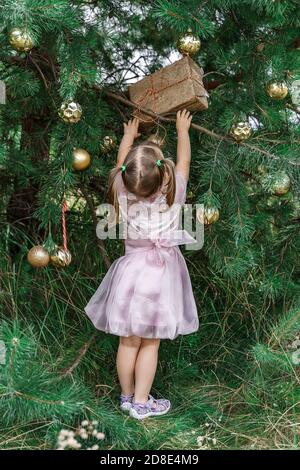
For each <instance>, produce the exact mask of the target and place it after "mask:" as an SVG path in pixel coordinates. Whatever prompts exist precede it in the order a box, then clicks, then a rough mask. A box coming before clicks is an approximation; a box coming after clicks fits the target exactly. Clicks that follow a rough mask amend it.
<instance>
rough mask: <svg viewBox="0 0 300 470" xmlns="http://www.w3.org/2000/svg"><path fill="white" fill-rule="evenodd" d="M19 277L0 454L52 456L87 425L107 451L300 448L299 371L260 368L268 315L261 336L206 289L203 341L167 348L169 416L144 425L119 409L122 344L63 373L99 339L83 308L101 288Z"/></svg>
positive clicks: (5, 283)
mask: <svg viewBox="0 0 300 470" xmlns="http://www.w3.org/2000/svg"><path fill="white" fill-rule="evenodd" d="M87 262H89V260H88V261H87ZM14 266H15V267H14V269H11V266H10V265H9V263H7V264H5V269H3V270H2V292H1V307H2V308H1V311H2V313H1V322H2V326H3V332H2V338H3V339H4V340H5V342H6V344H7V346H8V358H9V361H12V362H11V363H12V364H13V365H12V366H11V367H6V369H5V370H4V369H3V366H0V368H1V367H2V369H3V370H2V372H1V376H0V384H1V387H0V412H1V413H2V417H3V419H4V423H3V425H2V426H1V430H0V449H53V448H56V445H57V444H56V443H57V436H58V433H59V431H60V430H61V429H63V428H67V429H76V428H77V427H78V426H79V424H80V422H81V421H82V420H83V419H86V418H88V419H91V420H94V419H96V420H98V421H99V423H100V424H99V428H100V430H101V431H103V432H104V433H105V439H104V440H103V441H101V444H100V446H101V448H103V449H119V450H122V449H147V450H151V449H174V450H175V449H190V450H191V449H203V450H209V449H299V447H300V444H299V435H300V422H299V402H300V397H299V392H297V390H298V385H299V378H298V374H299V371H298V370H297V368H293V369H292V368H289V367H287V368H286V370H285V369H284V370H283V369H282V368H280V367H279V368H278V370H277V369H276V368H275V366H273V365H272V368H273V369H274V368H275V372H276V373H275V372H274V370H273V369H272V368H271V371H270V370H269V369H268V368H267V367H266V364H265V363H264V361H263V360H262V361H261V362H260V359H259V358H257V357H255V355H254V353H253V351H254V350H255V348H254V350H253V347H254V346H255V345H256V344H257V339H260V341H262V340H264V344H265V346H266V347H267V344H268V336H267V335H268V332H267V328H264V327H263V326H262V315H261V314H260V315H259V316H258V317H257V322H258V324H259V329H260V331H263V334H261V333H258V331H256V330H255V321H256V320H255V316H254V312H253V311H252V312H251V315H248V312H247V313H246V315H245V313H244V312H243V311H242V309H238V307H237V306H236V307H234V308H231V315H230V314H229V310H230V305H229V303H228V300H227V301H226V303H225V305H224V306H225V308H224V309H223V310H222V309H221V308H220V307H221V302H218V301H215V302H213V301H212V298H211V296H210V295H209V293H208V292H204V295H202V293H201V286H200V285H199V287H198V288H196V289H195V291H196V296H197V297H198V299H200V300H199V304H200V306H201V309H200V313H201V316H200V320H201V326H200V329H199V332H197V333H196V334H193V335H190V336H186V337H179V338H177V339H176V340H175V341H162V344H161V349H160V361H159V366H158V371H157V376H156V378H155V382H154V385H153V394H154V395H157V396H166V397H168V398H170V400H171V402H172V410H171V412H170V413H169V414H168V415H166V416H163V417H161V418H156V419H155V418H154V419H148V420H146V421H144V422H137V421H135V420H133V419H131V418H130V417H129V416H127V415H126V414H124V413H122V412H121V411H120V410H119V408H118V394H119V386H118V381H117V375H116V370H115V362H114V361H115V350H116V347H117V343H118V338H117V337H114V336H111V335H106V334H104V333H98V334H97V335H96V337H95V339H94V341H92V343H91V344H90V345H89V348H88V350H87V352H86V354H84V355H83V356H82V357H81V359H80V361H79V362H78V364H77V367H75V368H74V370H73V371H72V373H71V374H69V375H67V376H66V375H65V374H64V371H65V370H66V368H68V366H70V364H73V363H74V361H76V358H78V354H79V351H80V349H81V348H82V347H83V345H84V344H86V343H87V342H88V341H89V339H90V338H91V336H92V335H94V333H95V330H94V328H93V327H92V325H91V324H90V322H89V320H88V319H87V318H86V316H85V314H84V313H83V306H84V305H85V303H86V302H87V300H88V299H89V298H90V296H91V294H92V293H93V291H94V288H95V286H96V285H97V284H98V282H99V279H97V277H96V276H95V277H91V276H90V275H87V274H84V273H83V270H82V269H81V268H80V267H78V266H74V267H73V268H71V267H70V269H67V270H56V269H54V268H52V267H50V268H47V269H45V270H41V271H34V270H33V269H32V268H30V267H29V266H28V264H27V263H26V261H25V260H24V259H23V260H22V259H21V260H20V261H19V263H18V265H14ZM16 266H18V268H17V269H16ZM98 268H99V266H95V265H93V266H90V267H89V266H88V265H85V270H84V271H85V272H95V271H97V270H98ZM101 269H102V268H101ZM197 269H198V268H197ZM206 281H207V280H206V279H204V280H203V281H202V285H203V283H206ZM230 295H231V296H232V298H233V299H234V298H235V293H234V292H231V294H230ZM233 304H234V305H237V304H236V300H234V301H233ZM224 306H223V307H224ZM235 308H236V309H237V314H236V315H233V314H232V312H234V311H235ZM5 324H6V325H7V326H5ZM276 328H277V323H274V331H277V330H276ZM269 336H270V335H269ZM15 337H18V338H19V339H20V347H18V348H19V349H18V351H17V350H14V349H13V347H12V343H11V340H12V338H15ZM256 347H257V346H256ZM280 347H283V346H282V344H281V346H280ZM22 348H23V349H22ZM257 351H259V353H260V354H263V352H264V351H263V350H262V349H261V348H258V349H257ZM14 354H15V356H13V355H14ZM12 357H13V359H11V358H12ZM272 360H273V359H272ZM283 384H285V388H284V389H283V392H282V393H281V395H280V394H279V393H278V390H279V388H280V387H281V388H282V387H283ZM16 393H17V394H16ZM280 397H281V398H280ZM60 401H63V402H64V405H62V406H60V405H58V404H57V402H60ZM1 402H2V404H1ZM4 410H5V411H4Z"/></svg>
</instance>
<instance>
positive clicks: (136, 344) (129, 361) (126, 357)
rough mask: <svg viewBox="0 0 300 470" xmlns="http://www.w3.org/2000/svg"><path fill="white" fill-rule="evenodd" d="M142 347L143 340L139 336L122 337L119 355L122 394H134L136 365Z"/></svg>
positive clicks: (118, 368)
mask: <svg viewBox="0 0 300 470" xmlns="http://www.w3.org/2000/svg"><path fill="white" fill-rule="evenodd" d="M140 346H141V338H139V337H138V336H129V337H127V338H126V337H123V336H121V337H120V342H119V348H118V353H117V371H118V377H119V382H120V385H121V389H122V392H121V393H122V394H124V395H131V394H133V393H134V370H135V363H136V359H137V355H138V351H139V348H140Z"/></svg>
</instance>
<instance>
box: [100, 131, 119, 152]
mask: <svg viewBox="0 0 300 470" xmlns="http://www.w3.org/2000/svg"><path fill="white" fill-rule="evenodd" d="M116 145H117V139H116V137H115V136H114V135H106V136H104V137H103V139H102V143H101V150H102V152H103V153H109V152H111V151H112V150H114V149H115V148H116Z"/></svg>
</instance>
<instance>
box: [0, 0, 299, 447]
mask: <svg viewBox="0 0 300 470" xmlns="http://www.w3.org/2000/svg"><path fill="white" fill-rule="evenodd" d="M0 24H1V31H0V42H1V51H0V72H1V73H0V79H1V80H2V82H4V84H5V86H6V103H5V104H0V141H1V146H0V178H1V189H0V191H1V196H2V197H1V203H0V204H1V228H2V230H1V237H0V250H1V255H2V256H1V272H2V274H1V278H2V280H1V283H2V289H1V296H0V299H1V307H2V309H1V310H2V313H1V322H3V329H2V333H1V340H3V341H4V343H5V344H6V347H7V362H6V364H5V366H3V365H0V368H1V369H0V383H1V390H0V394H1V400H0V403H1V409H2V410H3V413H2V416H4V418H5V426H7V428H6V429H8V431H7V432H8V433H10V431H9V426H14V425H15V424H16V423H19V424H21V425H22V426H23V425H24V426H26V425H27V424H28V423H29V424H30V423H31V424H32V423H34V422H35V421H38V420H40V421H44V422H45V423H48V422H49V420H50V421H51V425H49V426H48V428H47V426H46V429H47V431H46V429H44V430H43V431H42V432H41V434H39V436H41V437H38V438H37V441H36V442H39V444H40V442H41V441H40V440H39V439H41V440H42V441H43V442H44V441H45V439H46V441H47V444H46V445H47V446H55V435H56V434H55V433H57V430H58V429H59V426H60V425H62V424H65V425H66V424H67V425H73V426H76V425H77V424H78V420H79V419H81V418H83V417H86V416H88V417H92V415H93V413H96V414H97V417H98V418H99V416H100V419H102V420H103V425H104V430H105V433H106V435H107V445H108V446H109V445H111V444H112V445H113V446H115V447H116V448H134V446H137V445H139V446H140V448H147V447H146V446H147V441H148V439H149V436H148V435H147V433H146V431H145V430H141V429H140V428H138V427H135V424H134V423H133V424H129V425H128V426H130V432H129V434H128V435H126V436H124V435H123V434H122V433H121V431H120V423H122V422H123V421H122V417H121V416H120V415H117V414H116V413H115V414H114V413H111V414H109V415H108V414H107V413H108V407H109V406H108V403H109V400H110V399H111V398H112V397H117V390H118V388H117V383H116V375H115V372H112V371H113V370H114V369H113V367H114V365H113V351H114V347H115V344H116V338H112V337H105V335H101V334H100V335H96V334H95V332H94V330H93V328H92V327H91V326H90V325H89V323H88V321H87V319H86V318H85V315H84V313H83V307H84V305H85V304H86V302H87V300H88V299H89V297H90V295H91V294H92V293H93V292H94V290H95V287H96V286H97V285H98V284H99V282H100V280H101V278H102V277H103V275H104V273H105V271H106V269H107V267H108V266H109V264H110V263H111V262H112V261H113V259H115V257H116V256H118V255H120V254H121V253H122V244H121V242H120V241H113V240H106V241H105V243H103V242H102V241H99V240H97V237H96V232H95V226H96V225H97V222H98V220H99V213H98V212H97V206H98V205H99V204H100V203H103V202H105V201H106V192H107V176H108V172H109V170H110V169H111V168H112V166H113V165H114V162H115V156H116V146H112V147H111V148H110V149H107V148H105V146H104V142H105V140H104V139H105V137H106V136H110V137H112V138H113V139H116V142H118V141H119V140H120V138H121V135H122V134H121V133H122V129H123V125H122V123H123V121H124V120H127V119H129V118H130V116H131V113H132V110H133V106H132V103H131V102H130V100H129V97H128V94H127V87H128V84H129V83H130V82H131V81H134V80H137V79H139V78H141V77H143V76H144V75H149V74H150V73H153V72H154V71H156V70H158V69H160V68H161V67H163V66H164V65H166V64H167V63H169V62H170V61H174V57H175V60H176V59H177V55H176V54H175V51H176V42H177V39H178V37H179V35H180V34H182V33H185V32H186V31H187V30H188V29H189V28H190V29H191V30H192V31H193V33H194V34H196V35H198V36H199V37H200V39H201V43H202V45H201V49H200V52H199V53H198V54H197V56H195V57H194V58H193V59H194V60H195V61H196V62H197V63H198V64H199V65H201V67H202V68H203V69H204V73H205V75H204V85H205V88H206V89H207V91H208V93H209V107H208V110H206V111H204V112H198V113H196V114H195V115H194V117H193V128H192V129H191V143H192V168H191V177H190V182H189V191H188V202H191V203H204V204H205V205H206V206H209V205H211V206H214V207H216V208H218V210H219V214H220V217H219V220H218V221H217V222H215V223H214V224H211V225H208V226H207V227H205V243H204V247H203V249H202V250H200V251H199V252H194V251H186V252H185V253H184V254H185V257H186V260H187V263H188V267H189V270H190V273H191V278H192V283H193V287H194V292H195V295H196V299H197V303H198V309H199V314H200V330H199V333H197V334H195V335H192V336H189V337H185V338H181V339H178V340H176V341H175V342H174V343H169V342H167V343H165V344H163V345H162V351H163V356H162V360H161V369H160V372H159V374H158V378H157V382H156V383H157V384H159V387H164V388H166V389H167V390H166V392H169V393H170V394H171V395H172V393H173V396H174V400H175V403H177V405H178V409H179V410H180V406H183V405H182V402H183V393H184V394H185V398H186V397H189V398H188V403H189V404H190V407H189V410H188V411H187V413H186V415H184V416H183V418H180V417H179V416H175V418H170V421H166V422H165V423H167V425H166V426H165V428H164V431H163V432H164V434H162V436H163V437H162V439H164V445H165V446H167V448H170V447H168V446H173V447H174V448H180V446H186V447H188V448H197V444H196V443H195V439H194V437H192V436H191V435H190V434H188V432H189V429H190V428H193V429H195V430H197V432H198V431H199V422H200V423H202V424H201V425H200V426H202V425H203V423H204V422H205V420H206V419H208V418H207V416H210V417H211V420H212V421H213V422H215V423H218V416H219V414H220V413H221V414H222V415H223V414H224V415H227V419H228V421H227V422H226V429H227V434H228V436H229V435H230V432H231V429H232V427H233V426H235V425H236V426H237V428H238V429H248V430H247V431H246V430H245V432H243V435H242V431H241V436H240V439H239V441H240V445H241V446H246V447H247V446H248V445H250V444H249V439H248V438H247V437H245V436H248V435H249V434H251V425H250V424H249V422H248V421H247V414H248V413H249V410H251V412H254V414H255V416H256V413H257V415H258V421H259V422H260V424H259V425H258V428H259V426H261V427H260V428H259V429H260V431H257V428H255V429H256V430H255V432H256V433H258V432H262V434H264V430H265V429H267V428H268V422H269V421H272V420H273V419H274V420H275V421H274V422H276V423H278V419H279V416H281V417H283V416H284V420H286V421H284V423H285V424H286V428H285V429H287V428H288V429H293V430H294V424H293V423H294V416H295V413H297V412H299V410H298V408H297V407H299V405H297V403H298V402H299V399H298V398H299V392H298V380H299V378H298V375H297V374H298V369H297V364H296V363H295V361H294V362H293V360H292V358H291V351H290V349H289V348H288V345H289V344H290V343H291V342H292V341H293V340H295V337H296V336H297V333H298V332H299V307H300V297H299V294H300V286H299V270H300V257H299V250H300V237H299V228H300V225H299V220H300V199H299V198H300V193H299V168H300V159H299V142H300V136H299V134H300V127H299V117H300V109H299V106H300V100H298V102H297V96H296V95H297V87H296V86H297V83H296V82H297V80H299V79H300V52H299V48H300V46H299V44H300V38H299V26H300V5H299V2H298V1H297V0H273V1H271V0H212V1H210V2H202V1H199V0H189V1H186V0H184V1H180V2H178V1H176V0H170V1H169V0H157V1H155V2H153V1H139V0H132V1H131V2H120V1H117V0H111V1H110V0H108V1H101V0H95V1H89V0H85V1H81V0H74V1H71V0H69V1H67V0H48V1H45V0H18V1H13V0H3V1H2V3H1V5H0ZM12 28H19V29H21V30H22V31H26V32H27V34H29V36H30V38H31V39H32V42H33V47H32V49H31V50H29V51H25V52H22V51H17V50H15V49H14V47H12V45H11V44H10V41H9V38H10V34H11V30H12ZM178 58H179V55H178ZM272 80H275V81H284V82H285V83H286V84H287V86H288V87H289V95H288V96H287V97H286V98H285V99H282V100H275V99H272V98H271V97H270V96H269V94H268V92H267V86H268V84H269V83H270V81H272ZM68 100H73V101H76V102H77V103H79V104H80V106H81V108H82V117H81V119H80V121H79V122H77V123H76V124H67V123H65V122H63V121H62V120H61V119H60V117H59V116H58V110H59V109H60V107H61V105H62V103H63V102H65V101H68ZM173 121H174V116H171V117H170V116H167V117H166V116H159V117H158V122H159V124H160V126H163V127H164V128H165V129H166V143H165V147H164V152H165V154H166V155H167V156H170V157H174V155H175V152H176V132H175V127H174V122H173ZM240 121H247V122H248V123H249V124H250V125H251V127H252V135H251V137H250V138H249V139H248V140H245V141H243V142H241V143H237V142H236V141H235V140H234V139H233V138H232V137H230V136H229V132H230V129H231V128H232V126H233V125H234V124H236V123H237V122H240ZM144 137H145V136H144ZM74 147H75V148H83V149H85V150H87V151H88V152H89V154H90V155H91V159H92V163H91V165H90V167H89V168H87V169H86V170H84V171H75V170H74V169H73V166H72V161H73V155H72V152H73V149H74ZM286 178H289V184H288V190H287V191H286V190H283V189H282V185H283V183H282V179H286ZM283 186H284V185H283ZM278 187H279V189H278ZM280 192H281V193H283V194H280ZM65 198H67V199H68V202H69V211H68V212H67V214H66V218H67V238H68V244H69V247H70V251H71V252H72V263H71V264H70V266H68V267H67V268H66V269H62V270H59V269H56V268H55V267H53V266H49V267H47V268H44V270H35V269H34V268H32V267H31V266H30V265H29V264H28V263H27V261H26V256H27V252H28V250H29V249H30V248H31V247H32V246H33V245H41V244H43V243H44V242H45V241H47V242H48V243H50V242H51V241H52V240H53V241H54V242H55V243H57V244H59V245H61V244H62V227H61V210H62V203H63V200H64V199H65ZM29 330H30V333H29ZM96 338H97V339H98V338H100V339H101V341H100V344H101V346H99V341H95V339H96ZM99 363H100V364H101V366H99ZM99 367H100V371H101V372H100V376H101V379H100V381H101V383H100V385H101V386H100V387H98V385H99V382H98V377H99ZM170 371H172V374H171V376H170ZM216 377H217V379H216ZM69 381H71V382H72V383H73V387H69V384H70V382H69ZM84 382H85V385H83V383H84ZM105 382H106V383H107V387H108V388H109V387H111V390H113V395H112V397H111V396H110V394H109V393H106V392H107V390H108V388H107V389H106V388H105V387H102V385H103V384H105ZM203 383H204V384H205V385H202V384H203ZM187 384H189V386H187ZM211 384H215V386H216V392H214V393H212V394H211V395H209V397H208V396H207V393H206V388H205V387H206V386H207V387H210V385H211ZM97 387H98V388H97ZM179 387H181V389H180V388H179ZM202 387H204V388H202ZM223 387H224V389H226V393H223ZM180 390H181V391H180ZM195 391H197V393H195ZM95 392H96V399H95V397H94V395H95ZM30 397H31V398H30ZM99 397H100V404H99V402H98V401H97V400H98V398H99ZM217 397H219V398H217ZM236 397H239V400H237V401H238V402H239V403H240V407H242V411H240V410H239V406H237V405H235V399H236ZM274 397H277V398H276V400H275V398H274ZM59 401H63V402H64V403H65V405H64V406H63V407H61V406H60V405H57V403H58V402H59ZM83 403H84V407H85V410H86V412H82V406H83V405H82V404H83ZM220 403H221V404H220ZM274 403H276V406H277V408H276V409H275V410H274V409H273V408H272V407H273V404H274ZM79 408H81V409H79ZM236 408H237V409H236ZM91 410H92V411H91ZM183 411H185V410H183ZM89 413H90V414H89ZM239 413H240V414H239ZM243 415H245V417H244V418H242V417H243ZM108 416H109V419H108ZM239 416H240V418H239ZM51 417H54V418H53V419H50V418H51ZM172 419H174V421H172ZM282 419H283V418H282ZM289 419H290V421H288V420H289ZM239 420H240V421H239ZM268 420H269V421H268ZM241 421H242V425H241ZM57 423H59V425H58V427H57ZM174 423H175V424H174ZM284 423H283V426H284V425H285V424H284ZM290 423H292V425H291V424H290ZM247 426H248V428H247ZM264 426H265V427H264ZM222 429H223V430H222ZM222 429H218V427H217V428H216V433H218V432H219V437H220V447H222V446H223V445H224V446H225V447H226V446H227V448H228V446H232V447H235V446H237V445H239V444H238V443H237V442H236V441H235V440H234V439H233V440H231V438H228V436H226V435H225V436H224V435H223V434H222V433H223V431H224V429H225V428H224V427H223V428H222ZM274 429H275V428H274ZM46 432H47V433H48V434H47V437H46V434H45V433H46ZM199 432H200V431H199ZM253 432H254V431H253ZM272 432H273V431H272ZM293 432H294V434H292V435H291V434H289V433H286V431H284V432H282V434H281V438H282V436H283V435H285V437H286V441H284V442H283V441H281V442H283V444H282V445H283V447H285V448H287V447H288V446H289V443H290V447H292V446H297V445H299V444H298V442H297V437H295V436H296V435H297V432H299V431H297V430H294V431H293ZM233 434H234V433H233ZM137 436H138V437H139V438H138V439H137ZM281 438H280V439H281ZM157 439H158V437H157V436H156V435H155V433H153V437H152V441H151V443H150V444H149V445H150V446H153V447H152V448H157V445H158V440H157ZM193 439H194V440H193ZM282 439H283V438H282ZM3 441H5V439H3ZM5 442H6V441H5ZM16 442H18V440H17V441H16ZM136 442H139V444H136ZM253 442H254V441H253ZM255 442H256V441H255ZM28 445H29V446H34V445H36V443H33V444H32V443H29V444H28ZM104 445H105V444H104ZM255 445H256V444H255ZM266 445H271V446H272V443H271V444H270V442H267V444H266ZM3 446H4V447H7V444H6V443H5V444H4V445H3ZM186 447H185V448H186ZM171 448H172V447H171Z"/></svg>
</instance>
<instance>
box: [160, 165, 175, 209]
mask: <svg viewBox="0 0 300 470" xmlns="http://www.w3.org/2000/svg"><path fill="white" fill-rule="evenodd" d="M161 163H162V168H163V171H164V174H165V175H167V182H166V191H165V194H166V200H167V204H168V206H169V207H170V206H172V204H173V203H174V199H175V191H176V179H175V171H174V163H173V162H172V160H170V159H169V158H164V159H163V160H162V161H161Z"/></svg>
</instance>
